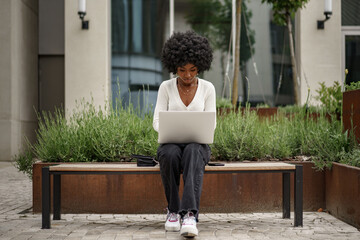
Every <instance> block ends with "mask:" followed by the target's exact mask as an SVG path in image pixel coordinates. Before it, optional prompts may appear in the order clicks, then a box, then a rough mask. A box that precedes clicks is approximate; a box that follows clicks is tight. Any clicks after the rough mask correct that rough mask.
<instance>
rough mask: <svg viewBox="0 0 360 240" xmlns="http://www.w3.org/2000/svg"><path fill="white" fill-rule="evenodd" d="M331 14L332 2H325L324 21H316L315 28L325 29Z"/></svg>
mask: <svg viewBox="0 0 360 240" xmlns="http://www.w3.org/2000/svg"><path fill="white" fill-rule="evenodd" d="M331 14H332V0H325V8H324V15H325V19H324V20H321V21H320V20H318V21H317V28H318V29H324V28H325V22H326V21H327V20H329V19H330V16H331Z"/></svg>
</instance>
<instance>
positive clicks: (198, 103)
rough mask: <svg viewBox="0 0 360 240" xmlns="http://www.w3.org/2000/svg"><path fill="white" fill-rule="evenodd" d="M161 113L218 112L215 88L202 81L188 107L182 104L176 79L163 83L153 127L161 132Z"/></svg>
mask: <svg viewBox="0 0 360 240" xmlns="http://www.w3.org/2000/svg"><path fill="white" fill-rule="evenodd" d="M161 111H206V112H216V94H215V87H214V85H213V84H212V83H211V82H208V81H206V80H203V79H200V78H199V81H198V87H197V90H196V93H195V96H194V99H193V100H192V101H191V103H190V104H189V105H188V106H185V104H184V103H183V102H182V100H181V98H180V95H179V91H178V88H177V86H176V78H172V79H170V80H167V81H164V82H162V83H161V85H160V87H159V91H158V97H157V102H156V107H155V111H154V119H153V127H154V129H155V131H157V132H158V131H159V112H161Z"/></svg>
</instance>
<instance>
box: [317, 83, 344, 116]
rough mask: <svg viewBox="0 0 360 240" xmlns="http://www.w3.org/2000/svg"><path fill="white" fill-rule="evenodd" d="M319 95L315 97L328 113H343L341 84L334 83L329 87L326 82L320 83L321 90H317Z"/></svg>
mask: <svg viewBox="0 0 360 240" xmlns="http://www.w3.org/2000/svg"><path fill="white" fill-rule="evenodd" d="M316 92H317V93H318V94H319V95H318V96H316V97H315V99H316V100H319V101H320V102H321V103H322V105H323V106H324V107H325V109H326V111H327V112H328V113H341V109H342V91H341V86H340V83H339V82H336V81H335V82H334V84H333V85H332V86H330V87H327V86H326V85H325V83H324V82H321V83H320V89H318V90H316Z"/></svg>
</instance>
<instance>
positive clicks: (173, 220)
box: [165, 212, 180, 232]
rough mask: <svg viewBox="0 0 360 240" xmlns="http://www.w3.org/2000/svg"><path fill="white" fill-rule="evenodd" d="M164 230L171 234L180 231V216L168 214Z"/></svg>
mask: <svg viewBox="0 0 360 240" xmlns="http://www.w3.org/2000/svg"><path fill="white" fill-rule="evenodd" d="M165 230H166V231H171V232H178V231H180V215H179V214H177V213H170V212H168V214H167V216H166V222H165Z"/></svg>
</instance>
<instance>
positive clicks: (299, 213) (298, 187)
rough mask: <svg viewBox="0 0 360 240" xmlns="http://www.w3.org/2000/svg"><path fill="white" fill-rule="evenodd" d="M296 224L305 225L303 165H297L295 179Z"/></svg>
mask: <svg viewBox="0 0 360 240" xmlns="http://www.w3.org/2000/svg"><path fill="white" fill-rule="evenodd" d="M294 180H295V181H294V195H295V196H294V211H295V218H294V226H295V227H298V226H303V166H302V165H296V169H295V179H294Z"/></svg>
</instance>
